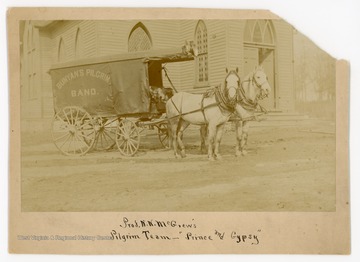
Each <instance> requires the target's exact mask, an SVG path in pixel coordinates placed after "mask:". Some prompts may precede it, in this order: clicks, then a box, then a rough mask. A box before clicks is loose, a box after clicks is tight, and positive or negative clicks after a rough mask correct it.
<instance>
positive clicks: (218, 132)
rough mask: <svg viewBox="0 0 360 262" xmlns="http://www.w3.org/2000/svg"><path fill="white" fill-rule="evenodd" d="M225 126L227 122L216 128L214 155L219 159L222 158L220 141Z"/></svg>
mask: <svg viewBox="0 0 360 262" xmlns="http://www.w3.org/2000/svg"><path fill="white" fill-rule="evenodd" d="M224 127H225V123H224V124H221V125H218V126H217V130H216V137H215V150H214V155H215V157H216V159H217V160H222V157H221V155H220V150H219V148H220V142H221V138H222V134H223V131H224Z"/></svg>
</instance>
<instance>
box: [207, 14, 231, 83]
mask: <svg viewBox="0 0 360 262" xmlns="http://www.w3.org/2000/svg"><path fill="white" fill-rule="evenodd" d="M206 27H207V30H208V57H209V85H210V86H215V85H218V84H220V83H221V82H222V81H224V77H225V69H226V66H227V55H228V50H227V48H226V47H227V30H226V29H227V22H226V20H209V21H206Z"/></svg>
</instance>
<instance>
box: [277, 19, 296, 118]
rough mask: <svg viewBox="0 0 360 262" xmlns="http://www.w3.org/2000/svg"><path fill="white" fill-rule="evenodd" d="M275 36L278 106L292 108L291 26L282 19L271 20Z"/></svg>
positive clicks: (290, 109)
mask: <svg viewBox="0 0 360 262" xmlns="http://www.w3.org/2000/svg"><path fill="white" fill-rule="evenodd" d="M273 24H274V28H275V36H276V71H277V76H276V84H277V86H276V91H277V97H276V98H277V102H278V108H279V109H280V110H282V111H292V110H294V87H293V85H294V83H293V77H294V76H293V39H292V37H293V27H292V26H291V25H289V24H288V23H286V22H285V21H283V20H273Z"/></svg>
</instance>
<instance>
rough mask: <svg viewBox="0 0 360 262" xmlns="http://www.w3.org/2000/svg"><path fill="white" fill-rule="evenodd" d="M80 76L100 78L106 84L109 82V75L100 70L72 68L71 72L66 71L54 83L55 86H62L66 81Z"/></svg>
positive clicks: (59, 87)
mask: <svg viewBox="0 0 360 262" xmlns="http://www.w3.org/2000/svg"><path fill="white" fill-rule="evenodd" d="M80 77H93V78H96V79H100V80H102V81H104V82H106V83H107V84H110V83H111V81H110V75H108V74H106V73H104V72H101V71H99V70H95V69H78V70H74V71H72V72H69V73H67V74H66V75H65V76H63V77H62V78H61V79H60V80H59V81H58V82H57V83H56V87H57V88H58V89H61V88H63V87H64V86H65V85H66V84H67V83H69V82H70V81H72V80H74V79H77V78H80Z"/></svg>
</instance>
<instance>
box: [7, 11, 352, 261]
mask: <svg viewBox="0 0 360 262" xmlns="http://www.w3.org/2000/svg"><path fill="white" fill-rule="evenodd" d="M7 28H8V47H9V79H10V81H9V83H10V88H9V93H10V115H9V116H10V151H9V154H10V162H9V165H10V166H9V173H10V176H9V213H10V216H9V253H19V254H87V255H88V254H131V255H133V254H349V253H350V199H349V185H350V184H349V169H348V168H349V167H348V164H349V155H348V149H349V147H348V141H349V140H348V136H349V134H348V132H349V130H348V126H349V122H348V117H349V112H348V106H349V96H348V95H349V90H348V88H349V63H348V62H347V61H345V60H341V59H339V58H338V57H334V56H332V55H331V54H329V53H328V52H326V51H325V50H323V49H322V48H321V47H320V46H318V45H317V44H316V42H314V41H313V40H312V39H310V38H309V37H307V36H306V34H305V33H304V32H302V31H301V30H299V29H298V28H297V27H296V26H294V25H293V24H291V23H290V22H288V21H287V20H285V19H283V18H282V17H280V16H278V14H275V13H272V12H270V11H267V10H260V9H259V10H258V9H256V10H255V9H254V10H235V9H222V10H221V9H201V8H200V9H191V8H189V9H181V8H152V9H151V10H150V9H147V8H45V7H41V8H11V9H9V10H8V13H7Z"/></svg>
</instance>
